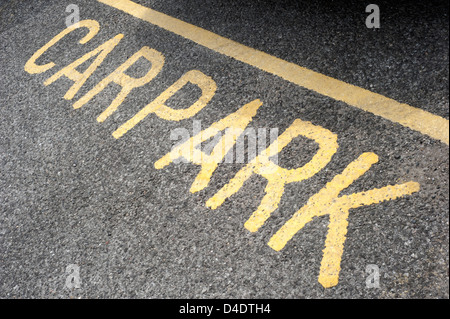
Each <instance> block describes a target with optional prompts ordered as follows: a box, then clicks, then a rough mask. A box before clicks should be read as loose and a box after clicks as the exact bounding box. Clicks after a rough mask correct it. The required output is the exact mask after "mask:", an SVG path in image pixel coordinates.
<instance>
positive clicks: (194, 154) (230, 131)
mask: <svg viewBox="0 0 450 319" xmlns="http://www.w3.org/2000/svg"><path fill="white" fill-rule="evenodd" d="M261 105H262V102H261V101H260V100H254V101H252V102H250V103H248V104H246V105H244V106H243V107H241V108H240V109H239V110H237V111H236V112H234V113H232V114H230V115H228V116H227V117H226V118H224V119H221V120H220V121H218V122H215V123H213V124H212V125H211V126H210V127H209V128H207V129H205V130H204V131H202V132H200V133H198V134H197V135H195V136H193V137H191V138H190V139H189V140H187V141H186V142H184V143H183V144H181V145H180V146H178V147H175V148H174V149H173V150H172V151H170V152H169V153H168V154H166V155H164V156H163V157H162V158H161V159H159V160H158V161H157V162H156V163H155V168H156V169H161V168H164V167H166V166H167V165H169V164H170V163H171V162H173V160H175V159H177V158H178V157H180V156H183V157H184V158H185V159H187V160H188V161H190V162H192V163H194V164H197V165H201V167H202V168H201V171H200V173H199V174H198V175H197V177H196V178H195V181H194V183H193V184H192V186H191V192H192V193H196V192H198V191H201V190H202V189H204V188H205V187H206V186H208V183H209V181H210V179H211V176H212V174H213V173H214V171H215V170H216V168H217V165H218V164H219V163H220V162H221V161H222V160H223V158H224V157H225V155H226V154H227V152H228V151H229V150H230V149H231V148H232V147H233V145H234V144H235V143H236V139H237V138H238V137H239V135H241V134H242V132H244V129H245V128H246V127H247V125H248V123H250V121H251V120H252V119H253V117H254V116H255V115H256V111H257V110H258V109H259V107H260V106H261ZM223 130H226V131H225V135H224V136H222V138H221V139H220V141H219V142H218V143H217V145H216V146H215V147H214V149H213V151H212V152H211V154H210V155H208V154H205V153H204V152H202V151H201V150H199V149H197V148H196V147H195V146H197V145H199V144H200V143H202V142H204V141H206V140H207V139H209V138H211V137H213V136H215V135H217V133H219V132H221V131H223Z"/></svg>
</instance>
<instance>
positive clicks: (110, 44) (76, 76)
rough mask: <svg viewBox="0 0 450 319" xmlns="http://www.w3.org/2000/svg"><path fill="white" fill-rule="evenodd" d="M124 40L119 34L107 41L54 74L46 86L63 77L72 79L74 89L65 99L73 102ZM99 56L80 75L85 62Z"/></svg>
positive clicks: (45, 83)
mask: <svg viewBox="0 0 450 319" xmlns="http://www.w3.org/2000/svg"><path fill="white" fill-rule="evenodd" d="M122 38H123V34H118V35H116V36H115V37H114V38H112V39H110V40H108V41H106V42H105V43H103V44H102V45H100V46H99V47H98V48H97V49H95V50H93V51H91V52H89V53H86V54H85V55H83V56H82V57H81V58H79V59H78V60H76V61H75V62H72V63H71V64H69V65H68V66H66V67H64V68H62V69H61V70H59V71H58V72H56V73H55V74H53V75H52V76H51V77H49V78H48V79H47V80H46V81H45V82H44V85H45V86H47V85H50V84H52V83H53V82H55V81H56V80H58V79H59V78H61V77H62V76H66V77H67V78H69V79H71V80H72V81H74V82H75V83H74V84H73V85H72V87H71V88H70V89H69V90H68V91H67V93H66V94H65V95H64V98H65V99H66V100H71V99H73V97H74V96H75V94H77V92H78V91H79V90H80V88H81V87H82V86H83V84H84V83H85V82H86V80H87V79H88V78H89V77H90V76H91V75H92V73H94V71H95V70H96V69H97V68H98V66H99V65H100V64H101V63H102V62H103V60H104V59H105V58H106V56H107V55H108V54H109V53H110V52H111V51H112V50H113V49H114V48H115V47H116V46H117V44H119V42H120V40H121V39H122ZM94 56H97V57H96V58H95V60H94V62H92V64H91V65H90V66H89V67H88V68H87V69H86V71H84V72H83V73H80V72H78V71H77V70H76V68H77V67H79V66H80V65H82V64H83V63H84V62H86V61H88V60H89V59H90V58H92V57H94Z"/></svg>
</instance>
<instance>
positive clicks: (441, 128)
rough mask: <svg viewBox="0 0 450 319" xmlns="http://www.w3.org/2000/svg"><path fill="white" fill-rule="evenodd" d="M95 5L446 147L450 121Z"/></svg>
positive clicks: (116, 2) (166, 19)
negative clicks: (148, 24) (189, 41)
mask: <svg viewBox="0 0 450 319" xmlns="http://www.w3.org/2000/svg"><path fill="white" fill-rule="evenodd" d="M98 1H99V2H101V3H104V4H106V5H109V6H112V7H114V8H116V9H119V10H121V11H124V12H126V13H128V14H130V15H132V16H134V17H136V18H139V19H141V20H144V21H147V22H149V23H151V24H154V25H156V26H158V27H160V28H163V29H165V30H167V31H170V32H173V33H175V34H177V35H180V36H182V37H184V38H186V39H189V40H191V41H194V42H195V43H197V44H200V45H202V46H205V47H207V48H209V49H211V50H213V51H216V52H218V53H221V54H224V55H226V56H228V57H231V58H234V59H236V60H238V61H241V62H244V63H247V64H249V65H252V66H254V67H256V68H258V69H261V70H263V71H266V72H269V73H271V74H274V75H277V76H279V77H281V78H283V79H285V80H287V81H289V82H292V83H294V84H297V85H299V86H301V87H304V88H307V89H309V90H312V91H315V92H317V93H320V94H322V95H325V96H328V97H330V98H333V99H335V100H338V101H342V102H345V103H347V104H348V105H351V106H353V107H356V108H358V109H361V110H364V111H367V112H370V113H373V114H375V115H378V116H381V117H383V118H385V119H388V120H390V121H392V122H395V123H398V124H401V125H403V126H405V127H408V128H410V129H413V130H415V131H418V132H420V133H422V134H425V135H428V136H430V137H432V138H434V139H437V140H440V141H442V142H444V143H445V144H447V145H449V121H448V120H447V119H445V118H442V117H440V116H437V115H434V114H431V113H429V112H427V111H424V110H421V109H419V108H416V107H412V106H409V105H407V104H404V103H399V102H397V101H395V100H393V99H390V98H387V97H385V96H382V95H380V94H377V93H373V92H371V91H368V90H366V89H363V88H360V87H357V86H354V85H351V84H348V83H345V82H343V81H340V80H337V79H334V78H331V77H328V76H326V75H323V74H321V73H318V72H314V71H312V70H309V69H306V68H303V67H300V66H298V65H296V64H294V63H290V62H287V61H284V60H282V59H279V58H277V57H274V56H271V55H269V54H267V53H264V52H261V51H258V50H255V49H252V48H250V47H247V46H245V45H242V44H240V43H237V42H235V41H232V40H230V39H227V38H224V37H222V36H219V35H217V34H215V33H212V32H210V31H207V30H205V29H202V28H199V27H196V26H194V25H192V24H189V23H186V22H184V21H181V20H178V19H176V18H173V17H171V16H168V15H166V14H163V13H160V12H158V11H155V10H152V9H150V8H147V7H144V6H142V5H139V4H137V3H135V2H133V1H130V0H98Z"/></svg>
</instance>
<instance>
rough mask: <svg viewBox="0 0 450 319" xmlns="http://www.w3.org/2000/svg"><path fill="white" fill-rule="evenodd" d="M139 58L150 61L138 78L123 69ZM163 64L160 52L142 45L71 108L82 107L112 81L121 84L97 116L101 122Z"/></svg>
mask: <svg viewBox="0 0 450 319" xmlns="http://www.w3.org/2000/svg"><path fill="white" fill-rule="evenodd" d="M140 58H145V59H146V60H147V61H149V62H151V67H150V69H149V70H148V72H147V74H146V75H144V76H143V77H140V78H138V79H136V78H133V77H131V76H129V75H127V74H125V71H127V70H128V69H129V68H130V67H131V66H132V65H133V64H135V63H136V62H137V61H138V60H139V59H140ZM163 65H164V56H163V55H162V54H161V53H160V52H158V51H156V50H153V49H150V48H149V47H143V48H142V49H140V50H139V51H138V52H136V53H135V54H133V56H132V57H130V58H129V59H128V60H127V61H126V62H125V63H124V64H122V65H121V66H120V67H119V68H117V70H115V71H114V72H113V73H111V74H110V75H109V76H107V77H106V78H104V79H103V80H102V81H100V82H99V83H98V84H97V85H96V86H95V87H94V88H93V89H91V90H90V91H89V92H88V93H86V95H84V96H83V97H82V98H80V99H79V100H78V101H77V102H75V103H74V105H73V108H74V109H78V108H80V107H82V106H83V105H85V104H86V103H87V102H89V101H90V100H91V99H92V98H93V97H94V96H96V95H97V94H98V93H100V92H101V91H102V90H104V89H105V88H106V87H107V86H108V85H109V84H110V83H111V82H114V83H116V84H118V85H120V86H122V90H121V91H120V93H119V94H118V95H117V97H116V98H115V99H114V101H113V102H112V103H111V105H110V106H109V107H108V108H107V109H106V110H105V111H104V112H103V113H102V114H100V116H99V117H98V118H97V121H99V122H103V121H104V120H105V119H106V118H107V117H109V116H110V115H111V114H112V113H114V112H115V111H116V110H117V108H118V107H119V106H120V104H122V102H123V101H124V100H125V98H126V97H127V95H128V93H130V92H131V90H133V89H134V88H137V87H140V86H143V85H145V84H147V83H149V82H150V81H151V80H153V78H154V77H155V76H156V75H157V74H158V73H159V72H160V71H161V69H162V67H163Z"/></svg>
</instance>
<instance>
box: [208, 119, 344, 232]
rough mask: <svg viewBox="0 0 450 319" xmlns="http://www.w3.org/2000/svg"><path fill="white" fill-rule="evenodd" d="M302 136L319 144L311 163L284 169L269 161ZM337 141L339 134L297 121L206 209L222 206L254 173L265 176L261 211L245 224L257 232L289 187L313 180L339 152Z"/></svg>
mask: <svg viewBox="0 0 450 319" xmlns="http://www.w3.org/2000/svg"><path fill="white" fill-rule="evenodd" d="M300 135H302V136H304V137H306V138H308V139H311V140H313V141H315V142H316V143H317V144H318V145H319V151H318V152H317V154H315V155H314V156H313V158H312V159H311V161H309V162H308V163H307V164H305V165H304V166H302V167H300V168H296V169H285V168H283V167H280V166H278V165H276V164H275V163H273V162H272V161H271V160H270V157H272V156H274V155H276V154H278V153H280V152H281V151H282V150H283V148H284V147H286V146H287V145H288V144H289V143H290V142H291V141H292V140H293V139H294V138H296V137H298V136H300ZM337 138H338V137H337V135H336V134H334V133H332V132H331V131H329V130H327V129H325V128H323V127H320V126H316V125H313V124H312V123H310V122H306V121H302V120H300V119H296V120H295V121H294V122H293V123H292V124H291V126H289V127H288V128H287V129H286V130H285V131H284V132H283V134H281V135H280V136H279V137H278V138H277V140H276V141H274V142H273V143H272V144H271V145H269V147H268V148H267V149H265V150H264V151H263V152H262V153H261V154H260V155H258V156H257V157H256V158H255V159H253V160H252V161H251V162H250V163H248V164H247V165H246V166H244V167H243V168H242V169H241V170H240V171H239V172H238V173H237V174H236V175H235V177H233V178H232V179H231V180H230V181H229V182H228V184H226V185H225V186H224V187H223V188H222V189H220V190H219V191H218V192H217V193H216V194H215V195H214V196H213V197H211V198H210V199H209V200H208V201H207V202H206V206H208V207H210V208H211V209H216V208H217V207H219V206H220V205H222V203H223V202H224V201H225V199H227V198H228V197H230V196H232V195H233V194H235V193H236V192H238V191H239V190H240V189H241V188H242V186H243V185H244V183H245V181H246V180H248V179H249V178H250V177H251V176H252V175H253V174H259V175H261V176H263V177H264V178H266V179H267V186H266V189H265V192H266V195H265V196H264V198H263V199H262V201H261V204H260V205H259V207H258V209H257V210H256V211H255V212H254V213H253V214H252V216H251V217H250V219H249V220H248V221H247V222H246V223H245V225H244V226H245V228H247V229H248V230H249V231H251V232H256V231H257V230H258V229H259V228H260V227H261V226H262V225H263V224H264V223H265V221H266V220H267V219H268V218H269V217H270V215H271V214H272V213H273V212H274V211H275V210H276V209H277V208H278V204H279V203H280V201H281V197H282V196H283V193H284V189H285V187H286V185H287V184H289V183H293V182H301V181H304V180H306V179H309V178H311V177H312V176H314V175H315V174H317V173H318V172H319V171H320V170H322V169H323V168H324V167H325V166H326V165H327V164H328V163H329V162H330V161H331V158H332V157H333V155H334V154H335V153H336V151H337V149H338V143H337Z"/></svg>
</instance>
